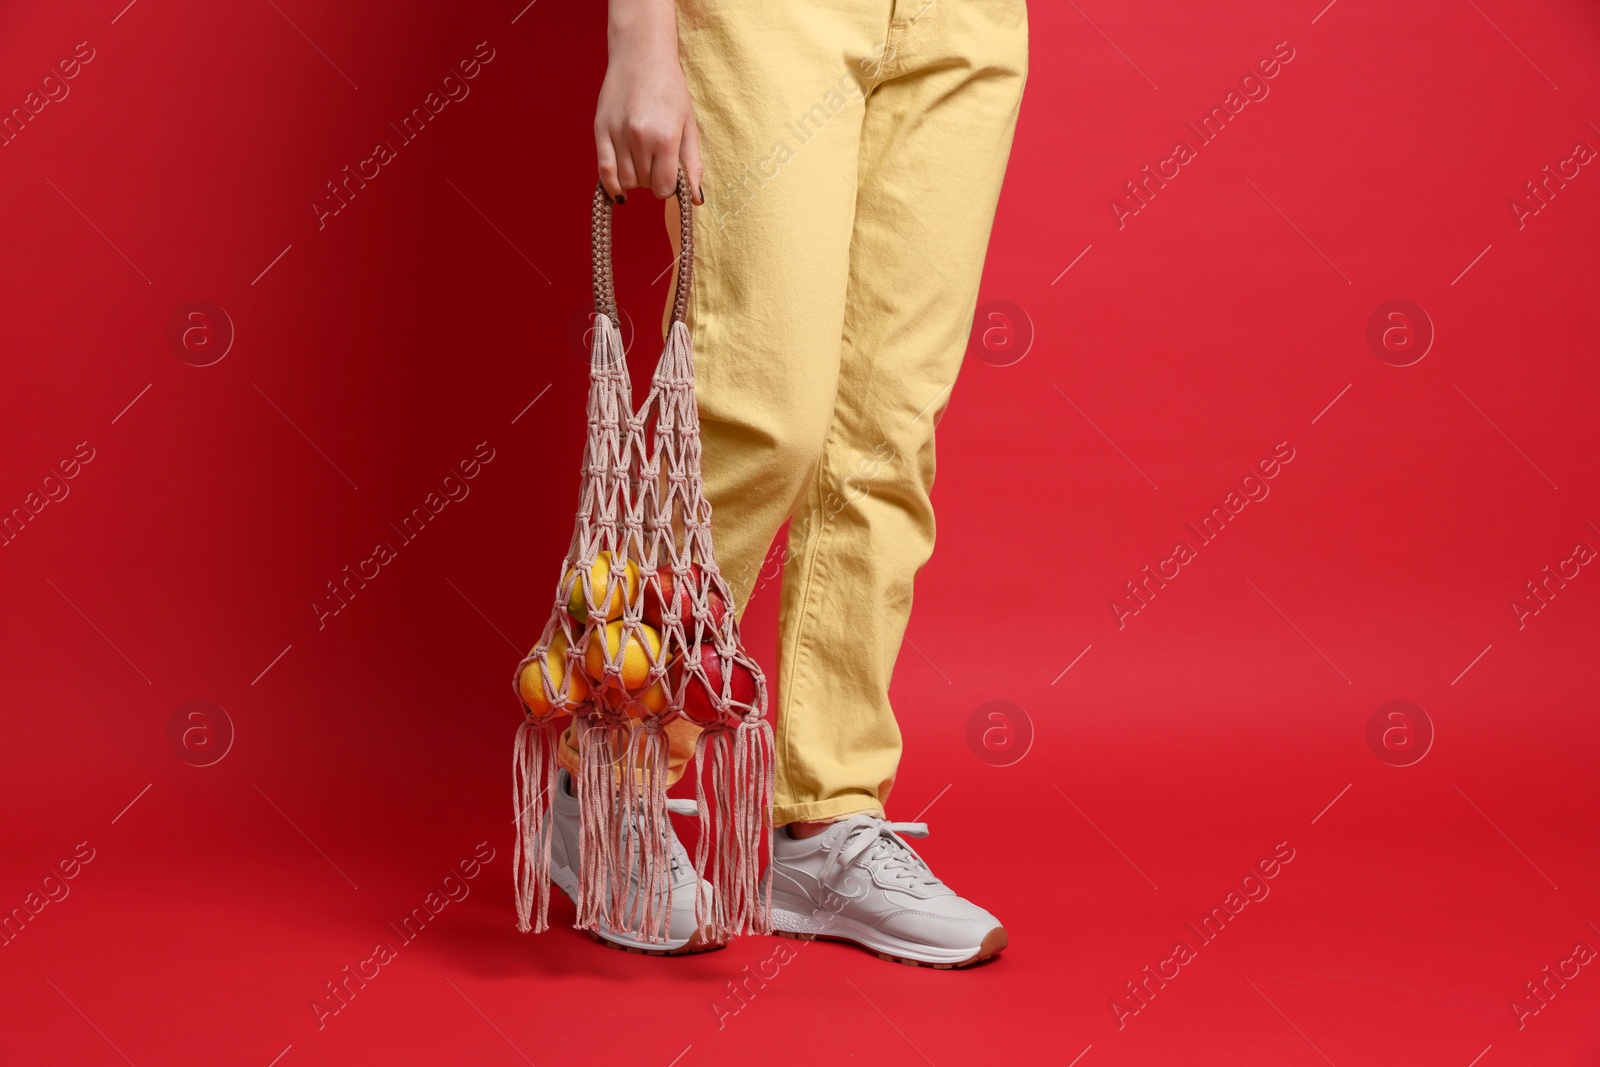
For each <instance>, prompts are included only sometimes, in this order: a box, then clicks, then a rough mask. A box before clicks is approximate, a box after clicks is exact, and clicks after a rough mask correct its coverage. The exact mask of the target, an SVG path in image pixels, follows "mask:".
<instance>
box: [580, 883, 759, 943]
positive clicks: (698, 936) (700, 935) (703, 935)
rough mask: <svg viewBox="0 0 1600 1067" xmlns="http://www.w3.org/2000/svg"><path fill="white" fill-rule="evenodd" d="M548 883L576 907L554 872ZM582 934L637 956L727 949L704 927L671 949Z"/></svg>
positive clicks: (587, 932)
mask: <svg viewBox="0 0 1600 1067" xmlns="http://www.w3.org/2000/svg"><path fill="white" fill-rule="evenodd" d="M550 881H551V883H552V884H553V885H554V886H555V887H556V888H557V889H559V890H561V895H562V896H564V897H566V898H567V899H568V900H570V901H572V906H573V907H577V906H578V897H577V894H576V893H575V892H574V891H573V890H571V889H568V888H567V887H566V886H564V885H562V884H561V883H562V882H563V881H565V879H560V878H557V877H556V872H554V871H552V872H551V879H550ZM584 933H586V934H588V935H589V937H590V939H592V940H594V941H598V942H599V943H600V944H602V945H604V946H605V947H606V948H614V949H616V950H617V951H618V952H632V953H634V954H635V955H638V956H693V955H695V954H696V953H700V952H715V951H716V950H717V949H719V948H727V947H728V946H727V943H726V942H723V941H717V940H716V939H714V938H713V937H712V936H711V935H710V934H709V933H707V928H706V927H704V926H702V927H700V928H699V929H698V930H696V931H695V932H694V933H692V934H690V935H689V940H687V941H685V942H684V943H683V944H681V945H677V946H675V947H672V948H668V947H665V946H661V947H657V946H654V945H651V944H649V943H642V942H629V943H624V942H621V941H614V940H612V939H611V938H609V937H606V936H605V935H604V934H602V933H600V932H599V931H598V930H585V931H584Z"/></svg>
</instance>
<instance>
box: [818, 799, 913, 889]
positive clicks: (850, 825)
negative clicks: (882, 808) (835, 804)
mask: <svg viewBox="0 0 1600 1067" xmlns="http://www.w3.org/2000/svg"><path fill="white" fill-rule="evenodd" d="M824 832H825V833H837V834H838V835H839V838H838V839H839V841H840V842H841V844H840V845H839V846H838V851H837V852H835V853H834V854H833V861H832V862H831V863H830V864H829V865H828V866H827V868H826V869H825V870H824V872H823V878H822V880H823V882H824V883H825V884H826V883H827V882H828V880H829V879H830V878H831V877H832V876H833V875H834V874H835V873H836V872H839V871H843V870H846V869H848V868H849V867H850V866H851V865H852V864H854V863H855V862H857V860H864V861H865V863H866V865H867V866H868V867H870V868H872V869H873V870H875V871H877V872H878V873H879V874H881V875H884V876H886V877H887V878H888V879H890V880H892V881H893V882H895V884H897V885H903V886H906V887H907V888H915V887H917V886H935V885H939V884H940V882H939V879H938V878H937V877H935V876H934V873H933V871H932V870H930V869H929V868H928V865H927V863H925V862H924V861H923V859H922V857H921V856H919V855H917V850H916V849H914V848H912V847H911V846H910V845H909V844H907V843H906V840H905V838H907V837H927V836H928V824H927V823H925V822H889V821H888V820H886V819H883V818H880V817H878V816H876V815H872V814H870V813H863V814H861V815H854V816H851V817H850V818H849V819H847V820H846V821H844V822H842V823H840V824H839V826H838V827H837V828H834V827H830V828H829V829H828V830H827V831H824ZM902 835H903V836H902Z"/></svg>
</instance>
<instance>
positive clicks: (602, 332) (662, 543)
mask: <svg viewBox="0 0 1600 1067" xmlns="http://www.w3.org/2000/svg"><path fill="white" fill-rule="evenodd" d="M688 190H689V186H688V182H687V181H686V179H685V178H684V176H683V174H682V173H681V172H680V173H679V177H678V192H677V196H678V208H679V218H680V224H681V228H682V245H681V250H680V254H679V257H678V263H677V268H678V269H677V290H676V294H675V297H674V303H673V311H672V321H671V325H670V327H669V328H668V331H667V340H666V346H665V349H664V350H663V352H662V354H661V359H660V362H659V363H658V364H657V365H656V371H655V376H654V379H653V381H652V383H651V388H650V395H649V396H648V397H646V398H645V402H644V405H643V406H642V407H641V408H640V409H639V410H638V411H634V409H633V402H632V395H631V387H630V385H629V381H628V368H627V363H626V361H625V359H624V355H623V347H622V335H621V332H620V331H619V330H618V327H617V310H616V296H615V293H614V291H613V286H612V272H611V210H612V208H611V200H610V198H609V197H607V196H606V193H605V190H604V189H603V188H602V187H599V186H597V187H596V189H595V194H594V208H593V255H592V259H593V272H594V304H595V315H594V331H593V333H594V340H593V345H592V348H591V352H590V363H589V403H588V440H587V443H586V445H585V446H584V453H583V471H582V483H581V484H582V502H581V504H580V505H579V508H578V516H577V523H576V527H575V529H574V530H573V534H572V544H571V546H570V547H569V548H568V549H567V555H566V559H565V561H564V562H563V565H562V569H561V580H560V582H559V583H558V584H557V587H556V596H555V605H554V608H553V610H552V611H551V614H550V621H549V622H547V623H546V624H545V628H544V633H543V635H542V636H541V637H540V638H539V643H538V644H536V645H534V647H533V649H532V651H530V652H529V653H528V655H527V656H525V657H523V659H522V661H521V662H519V663H518V664H517V669H516V673H515V675H514V676H513V678H512V688H513V690H514V691H515V692H516V693H517V694H518V699H519V701H520V702H521V704H522V708H523V711H524V713H525V719H524V722H523V723H522V725H521V726H520V727H519V728H518V730H517V737H516V748H515V751H514V753H513V758H512V766H513V803H514V804H515V811H516V826H517V836H516V847H515V858H514V860H513V864H514V871H513V874H514V876H515V882H516V896H517V929H519V930H522V931H524V932H526V931H528V930H530V929H531V930H543V929H545V928H546V926H547V925H548V922H547V918H548V909H549V897H550V835H551V831H552V829H553V827H552V826H551V808H550V802H549V798H550V790H552V789H553V788H555V787H556V769H557V764H556V748H557V744H558V740H559V729H560V727H561V725H562V724H563V721H564V720H565V718H566V716H567V715H568V714H569V713H570V714H571V715H572V716H573V719H574V726H575V730H574V732H575V737H576V739H577V748H578V751H579V754H580V756H581V758H582V763H583V766H582V772H581V773H580V774H578V775H577V776H576V787H577V794H578V805H579V810H580V819H581V831H580V842H579V856H578V867H579V870H578V883H579V892H578V899H577V902H576V903H577V913H578V918H577V923H576V925H577V926H578V927H579V928H580V929H589V930H593V929H596V928H597V927H598V926H600V925H601V924H602V923H603V924H605V925H606V926H607V927H609V928H610V929H611V930H613V931H616V932H620V933H625V934H630V935H632V936H637V937H640V938H642V939H643V940H645V941H647V942H661V941H664V940H665V939H666V938H665V913H664V912H663V911H662V906H663V905H664V904H666V903H667V900H668V898H667V894H668V891H669V890H668V887H669V881H668V878H669V873H670V871H669V862H670V860H669V857H668V856H667V854H666V830H667V818H668V815H667V805H666V781H667V737H666V734H665V731H664V730H663V727H664V726H665V724H666V723H668V722H670V721H671V720H672V719H674V718H677V717H679V716H683V717H685V718H688V719H690V720H691V721H693V722H695V723H697V724H698V725H700V726H701V727H702V728H703V732H702V733H701V734H700V737H699V739H698V741H697V743H696V746H695V762H694V777H695V781H696V794H697V798H698V803H699V815H700V836H699V843H698V846H697V848H696V850H695V868H696V870H697V871H698V872H699V874H700V876H701V877H702V878H705V879H707V880H708V881H709V882H710V883H711V885H712V887H713V888H714V893H713V898H712V904H711V906H710V909H709V910H710V914H705V911H706V910H707V909H706V906H705V901H704V899H703V898H697V899H699V904H698V905H697V920H698V923H697V925H699V926H701V927H702V928H705V929H706V930H707V932H708V933H709V934H710V935H711V936H712V938H713V939H714V940H716V941H726V940H727V939H729V938H731V937H733V936H734V935H736V934H739V933H742V932H745V931H747V930H748V931H750V932H753V933H767V932H770V930H771V887H770V884H767V885H763V884H762V880H761V864H762V856H763V852H764V850H770V845H771V835H772V790H773V744H772V727H771V724H770V723H769V722H768V720H767V717H766V711H767V686H766V680H765V678H764V676H763V675H762V673H761V669H760V667H759V666H757V664H756V663H755V661H754V660H753V659H751V658H750V657H749V656H748V655H747V654H746V653H745V651H744V647H743V646H742V644H741V643H740V641H739V627H738V623H737V621H736V619H735V617H734V613H733V611H732V609H731V608H732V604H733V597H732V594H731V593H730V591H729V589H728V585H727V583H726V582H725V581H724V580H723V578H722V575H721V573H720V572H719V571H718V570H717V563H716V556H715V554H714V553H713V552H712V547H711V505H710V504H709V503H708V502H707V501H706V499H705V496H704V495H703V493H702V491H701V482H700V418H699V414H698V411H697V410H696V407H695V397H694V353H693V351H692V350H691V348H690V343H689V327H688V325H687V324H686V323H685V322H684V316H685V313H686V311H687V309H688V301H689V290H690V285H691V283H692V279H693V273H694V221H693V214H692V211H693V208H692V204H691V201H690V199H689V191H688ZM597 561H598V562H599V564H600V565H599V567H596V563H597ZM608 616H610V618H609V619H608ZM647 616H648V617H649V618H650V619H651V620H653V621H654V622H657V623H659V625H658V626H652V625H650V624H648V623H647V622H646V621H645V619H646V617H647ZM652 633H654V634H655V635H658V642H652V640H651V634H652ZM641 654H642V655H641ZM641 666H643V667H644V668H645V674H644V677H643V680H642V681H641V680H640V678H639V675H640V670H641ZM597 668H598V669H597ZM530 670H532V671H534V672H536V674H535V676H531V677H528V678H526V679H525V678H524V673H525V672H527V671H530ZM625 677H629V678H630V679H631V681H630V684H627V685H625V684H624V679H625ZM530 698H531V699H530ZM626 768H637V771H636V773H632V774H630V773H627V771H626ZM708 792H709V795H708ZM630 813H631V815H630ZM630 827H631V828H630ZM708 868H709V869H708ZM634 870H636V871H638V879H637V883H636V884H637V889H636V890H635V891H634V892H633V893H630V892H629V872H630V871H634ZM630 898H631V899H630Z"/></svg>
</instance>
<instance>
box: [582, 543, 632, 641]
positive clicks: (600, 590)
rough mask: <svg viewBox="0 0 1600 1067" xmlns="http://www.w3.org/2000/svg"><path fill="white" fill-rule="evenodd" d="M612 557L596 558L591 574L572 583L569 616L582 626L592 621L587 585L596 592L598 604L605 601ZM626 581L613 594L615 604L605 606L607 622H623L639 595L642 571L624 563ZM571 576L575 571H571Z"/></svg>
mask: <svg viewBox="0 0 1600 1067" xmlns="http://www.w3.org/2000/svg"><path fill="white" fill-rule="evenodd" d="M611 563H612V557H611V553H610V552H609V551H605V552H599V553H596V554H595V557H594V563H593V564H592V565H590V567H589V572H588V574H579V575H578V580H577V581H575V582H573V583H572V595H571V596H569V597H568V598H567V612H568V614H570V615H571V616H572V617H573V618H574V619H576V620H577V621H578V622H579V623H583V624H587V623H588V621H589V601H588V600H587V599H586V597H585V594H584V587H585V585H587V586H588V588H589V589H590V590H591V591H592V592H593V594H594V599H595V603H596V604H598V603H600V602H601V601H603V600H605V596H606V587H607V586H608V585H609V584H610V583H611ZM623 564H624V566H623V568H622V577H621V579H620V580H619V582H618V584H617V588H616V589H614V590H612V592H611V602H610V603H609V604H606V605H605V609H606V610H605V619H606V621H607V622H609V621H611V620H612V619H620V618H622V610H623V608H625V607H626V606H627V605H628V604H631V603H632V602H633V600H634V598H635V597H637V596H638V595H639V567H638V564H636V563H634V562H633V560H631V559H624V560H623ZM567 574H568V575H571V574H572V571H570V570H569V571H567Z"/></svg>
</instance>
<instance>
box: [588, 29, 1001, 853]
mask: <svg viewBox="0 0 1600 1067" xmlns="http://www.w3.org/2000/svg"><path fill="white" fill-rule="evenodd" d="M678 32H679V40H680V54H681V59H682V62H683V68H684V73H685V75H686V76H687V78H688V82H689V89H690V92H691V94H692V95H693V97H694V102H695V113H696V118H697V120H698V122H699V126H700V133H701V142H702V147H703V152H704V159H705V180H704V182H703V183H702V188H703V191H704V193H705V198H706V204H705V206H704V207H702V208H699V209H697V211H696V214H695V255H696V263H695V274H694V291H693V297H692V303H691V306H690V310H689V323H690V326H691V329H692V333H693V338H694V346H695V356H696V361H697V362H696V369H695V389H696V395H697V400H698V403H699V408H700V417H701V424H702V433H703V438H702V440H703V444H704V456H703V474H704V480H705V491H706V495H707V497H708V498H709V499H710V501H711V506H712V532H713V539H714V543H715V547H716V553H717V562H718V564H719V566H720V568H721V570H722V573H723V575H724V577H726V578H727V580H728V583H729V585H730V586H731V587H732V590H733V593H734V598H735V601H736V604H737V607H738V609H739V610H740V612H741V613H742V612H743V610H744V607H745V605H746V604H747V603H748V601H749V599H750V597H751V596H752V595H753V594H754V593H755V592H756V591H758V590H760V589H770V587H771V586H772V585H773V584H774V579H776V578H777V577H778V571H779V569H780V568H781V572H782V583H781V589H782V591H781V594H780V595H781V600H780V620H781V621H780V632H779V649H778V671H777V680H776V685H775V686H773V687H771V688H770V692H772V693H773V694H775V696H776V703H777V708H776V729H777V760H778V767H777V787H776V789H777V795H776V805H775V810H774V821H775V822H776V823H778V824H780V825H781V824H783V823H788V822H795V821H800V820H828V819H837V818H842V817H845V816H848V815H852V814H855V813H857V812H864V811H870V812H878V813H881V812H882V811H883V805H884V802H885V801H886V800H887V798H888V795H889V790H890V788H891V786H892V785H893V784H894V777H895V770H896V767H897V765H898V763H899V760H900V730H899V727H898V726H897V725H896V723H895V716H894V711H893V709H892V708H891V707H890V704H889V680H890V676H891V674H892V672H893V669H894V663H895V659H896V657H897V656H898V654H899V651H900V642H901V635H902V634H903V633H904V632H905V628H906V624H907V621H908V619H909V616H910V612H911V591H912V581H913V579H914V577H915V576H916V573H917V571H918V570H919V569H921V567H922V565H923V564H924V563H926V562H927V560H928V557H929V555H930V554H931V553H932V551H933V540H934V517H933V508H932V506H931V504H930V503H929V499H928V492H929V489H930V488H931V486H932V484H933V474H934V423H935V421H936V420H937V419H938V417H939V414H940V412H941V411H942V410H943V409H944V406H945V404H946V403H947V401H948V400H949V397H950V390H951V387H952V386H953V385H954V383H955V379H956V374H957V372H958V371H959V370H960V368H961V361H962V356H963V354H964V352H965V349H966V343H967V336H968V334H969V332H970V330H971V325H972V316H973V309H974V305H975V303H976V301H977V294H978V281H979V276H980V275H981V273H982V270H983V261H984V255H985V252H986V250H987V247H988V242H989V231H990V227H991V225H992V222H993V218H994V210H995V204H996V201H997V200H998V198H999V195H1000V183H1001V179H1002V177H1003V176H1004V173H1005V167H1006V160H1007V157H1008V155H1009V154H1010V150H1011V139H1012V132H1013V130H1014V129H1015V126H1016V119H1017V110H1018V106H1019V103H1020V100H1021V96H1022V87H1023V82H1024V80H1025V79H1026V76H1027V13H1026V9H1025V7H1024V3H1023V0H679V6H678ZM666 214H667V227H668V231H669V232H670V233H671V234H672V236H673V239H674V241H676V238H677V224H678V216H677V208H676V205H675V204H674V203H673V202H672V201H668V203H667V212H666ZM668 292H669V294H670V292H671V289H670V287H669V289H668ZM669 303H670V299H669ZM669 310H670V309H669ZM785 521H788V522H789V524H790V525H789V535H788V546H787V548H786V550H785V551H784V552H783V553H782V555H781V557H780V556H778V555H777V554H774V555H773V556H772V557H771V558H769V556H768V553H769V549H770V548H771V546H772V543H773V539H774V537H775V536H776V534H777V533H778V531H779V529H780V528H781V527H782V526H783V524H784V522H785ZM668 731H669V735H670V737H671V756H670V765H671V772H672V778H673V780H676V779H677V777H678V776H679V775H680V774H681V773H682V771H683V767H684V764H685V762H686V761H687V760H689V759H690V758H692V756H693V752H694V739H695V734H696V729H695V727H693V726H692V725H690V724H688V723H685V722H678V723H674V724H672V725H671V726H669V728H668ZM561 758H562V761H563V763H564V764H565V765H566V766H567V767H568V768H569V769H572V768H574V767H575V766H576V763H577V753H576V751H575V750H574V749H573V747H572V744H571V734H570V731H569V734H568V737H567V738H566V740H565V742H564V743H563V745H562V752H561Z"/></svg>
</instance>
